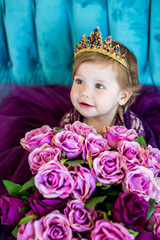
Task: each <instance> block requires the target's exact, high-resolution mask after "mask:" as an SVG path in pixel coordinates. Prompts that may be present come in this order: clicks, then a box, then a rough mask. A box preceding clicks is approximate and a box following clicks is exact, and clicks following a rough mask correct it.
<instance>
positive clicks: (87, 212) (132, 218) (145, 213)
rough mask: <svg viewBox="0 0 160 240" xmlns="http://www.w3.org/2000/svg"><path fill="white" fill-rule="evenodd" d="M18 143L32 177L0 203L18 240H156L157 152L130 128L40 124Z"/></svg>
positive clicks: (159, 211) (159, 222) (11, 187)
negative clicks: (98, 130) (22, 150)
mask: <svg viewBox="0 0 160 240" xmlns="http://www.w3.org/2000/svg"><path fill="white" fill-rule="evenodd" d="M21 145H22V146H23V147H24V148H25V149H26V150H27V151H29V157H28V163H29V166H30V169H31V171H32V173H33V177H32V179H30V180H29V181H28V182H26V183H25V184H24V185H23V186H21V185H18V184H15V183H12V182H10V181H7V180H3V182H4V184H5V186H6V188H7V190H8V195H4V196H2V197H1V198H0V207H1V223H2V224H3V225H12V226H13V228H14V230H13V232H12V233H13V235H14V236H15V237H16V238H17V239H18V240H32V239H36V240H45V239H46V240H48V239H50V240H51V239H59V240H61V239H63V240H70V239H71V240H78V239H79V240H80V239H81V240H82V239H83V240H85V239H88V240H91V239H93V240H105V239H117V240H133V239H145V238H146V239H160V203H159V202H160V194H159V191H160V179H159V177H158V174H159V172H160V150H158V149H157V148H153V147H151V146H150V145H149V146H147V145H146V143H145V141H144V138H143V137H142V136H141V137H138V136H137V133H136V132H135V130H133V129H130V130H128V129H127V128H125V127H122V126H112V127H105V128H104V136H101V135H99V134H97V132H96V130H95V129H94V128H93V127H92V126H87V125H86V124H84V123H81V122H79V121H76V122H75V123H73V124H67V125H65V127H64V128H63V129H61V128H51V127H49V126H47V125H44V126H42V127H41V128H37V129H34V130H32V131H30V132H27V133H26V135H25V137H24V138H22V139H21ZM147 237H148V238H147Z"/></svg>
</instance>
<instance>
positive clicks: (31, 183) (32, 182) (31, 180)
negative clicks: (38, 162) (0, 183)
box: [20, 177, 35, 192]
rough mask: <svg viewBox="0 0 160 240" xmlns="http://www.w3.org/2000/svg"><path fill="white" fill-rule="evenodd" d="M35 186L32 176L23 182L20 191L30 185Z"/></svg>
mask: <svg viewBox="0 0 160 240" xmlns="http://www.w3.org/2000/svg"><path fill="white" fill-rule="evenodd" d="M33 186H35V185H34V177H32V178H31V179H30V180H29V181H28V182H26V183H25V184H23V186H22V187H21V190H20V192H22V191H24V190H26V189H28V188H30V187H33Z"/></svg>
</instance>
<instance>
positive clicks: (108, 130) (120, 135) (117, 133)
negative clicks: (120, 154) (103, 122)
mask: <svg viewBox="0 0 160 240" xmlns="http://www.w3.org/2000/svg"><path fill="white" fill-rule="evenodd" d="M104 132H105V134H104V138H106V139H107V140H108V144H109V146H110V147H111V148H116V147H117V144H118V142H119V141H122V140H126V141H132V140H134V139H135V138H136V137H138V134H137V133H136V131H135V130H134V129H127V128H126V127H124V126H112V127H109V126H105V127H104Z"/></svg>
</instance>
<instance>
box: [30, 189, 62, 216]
mask: <svg viewBox="0 0 160 240" xmlns="http://www.w3.org/2000/svg"><path fill="white" fill-rule="evenodd" d="M28 201H29V204H30V206H31V208H32V210H33V211H34V213H35V214H37V215H39V216H43V215H44V214H47V213H48V212H50V211H53V210H56V209H59V210H60V209H63V208H64V207H65V204H66V202H65V201H64V200H62V199H60V198H54V199H47V198H43V196H42V195H41V194H40V193H39V192H38V191H35V192H34V193H33V194H32V195H31V197H30V198H29V200H28Z"/></svg>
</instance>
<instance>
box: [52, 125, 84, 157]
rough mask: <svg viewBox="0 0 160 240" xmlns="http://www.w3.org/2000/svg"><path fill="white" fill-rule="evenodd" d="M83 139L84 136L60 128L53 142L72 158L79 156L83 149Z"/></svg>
mask: <svg viewBox="0 0 160 240" xmlns="http://www.w3.org/2000/svg"><path fill="white" fill-rule="evenodd" d="M83 140H84V138H83V137H82V136H80V135H78V134H76V133H73V132H71V131H68V130H65V129H62V130H60V131H59V132H58V133H57V134H56V135H55V136H54V137H53V143H54V144H55V145H56V146H57V147H59V148H60V149H61V151H63V152H64V153H65V154H66V157H67V158H70V159H73V158H76V157H78V155H79V154H80V153H81V152H82V151H83Z"/></svg>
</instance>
